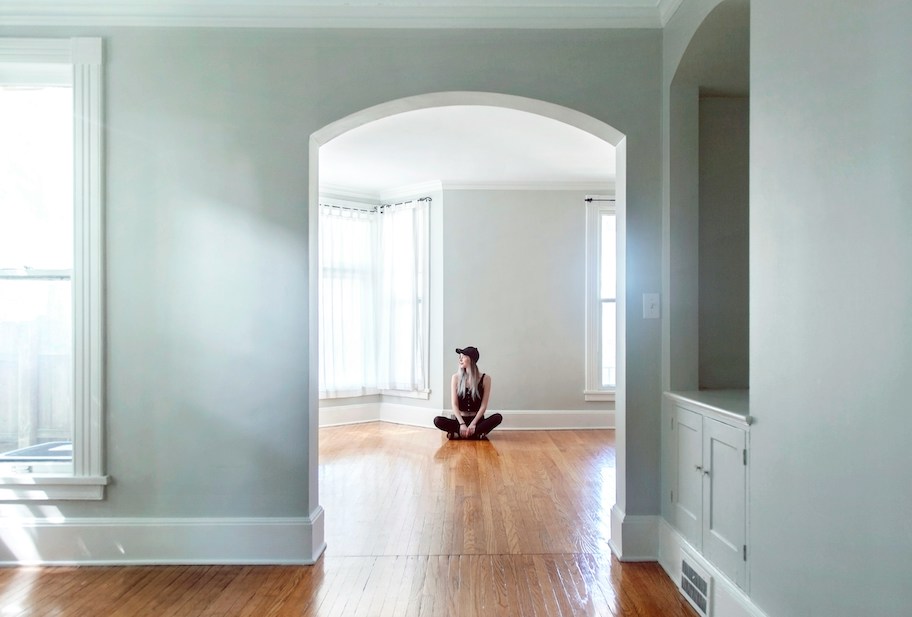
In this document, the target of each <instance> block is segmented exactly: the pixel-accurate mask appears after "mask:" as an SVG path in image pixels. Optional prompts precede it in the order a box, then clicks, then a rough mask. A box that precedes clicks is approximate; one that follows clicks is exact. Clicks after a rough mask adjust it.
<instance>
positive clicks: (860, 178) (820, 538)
mask: <svg viewBox="0 0 912 617" xmlns="http://www.w3.org/2000/svg"><path fill="white" fill-rule="evenodd" d="M910 23H912V4H910V3H908V2H900V1H896V0H873V1H872V2H866V3H864V4H860V3H836V2H827V1H823V0H813V1H807V2H792V1H791V0H765V1H763V2H759V1H758V2H754V4H753V6H752V13H751V31H752V32H751V136H750V137H751V155H750V156H751V177H750V183H751V188H750V198H751V209H750V210H751V214H750V240H751V248H750V252H751V254H750V262H751V291H750V311H751V326H750V332H751V351H750V361H751V367H750V382H751V415H753V416H755V417H756V419H757V422H756V424H755V425H754V426H753V428H752V430H751V452H752V454H751V457H752V458H751V486H750V491H751V493H750V494H751V500H750V521H751V527H750V538H749V546H750V547H751V549H750V550H751V555H752V557H751V572H752V574H751V594H752V596H753V597H754V598H755V600H756V602H757V604H758V605H759V606H760V607H761V608H763V609H764V610H765V611H766V612H767V614H768V615H770V616H771V617H772V616H775V617H796V616H799V615H827V616H833V617H840V616H845V617H849V616H855V615H909V614H910V610H912V609H910V607H912V585H909V581H910V572H912V523H910V521H912V518H910V512H912V490H910V486H912V484H910V481H909V472H910V470H912V448H910V443H912V428H910V427H912V424H910V422H909V388H908V384H909V383H910V382H912V345H910V344H909V342H910V341H912V310H910V306H912V275H910V264H912V242H910V238H912V175H910V173H909V170H910V169H912V123H910V122H909V110H910V109H912V79H910V72H909V60H908V59H909V58H910V57H912V38H910V37H909V28H908V26H909V24H910Z"/></svg>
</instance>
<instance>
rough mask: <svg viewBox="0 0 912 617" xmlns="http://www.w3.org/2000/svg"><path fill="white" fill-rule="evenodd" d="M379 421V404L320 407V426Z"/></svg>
mask: <svg viewBox="0 0 912 617" xmlns="http://www.w3.org/2000/svg"><path fill="white" fill-rule="evenodd" d="M379 419H380V403H360V404H356V405H339V406H337V407H320V426H321V427H324V426H342V425H343V424H360V423H362V422H376V421H377V420H379Z"/></svg>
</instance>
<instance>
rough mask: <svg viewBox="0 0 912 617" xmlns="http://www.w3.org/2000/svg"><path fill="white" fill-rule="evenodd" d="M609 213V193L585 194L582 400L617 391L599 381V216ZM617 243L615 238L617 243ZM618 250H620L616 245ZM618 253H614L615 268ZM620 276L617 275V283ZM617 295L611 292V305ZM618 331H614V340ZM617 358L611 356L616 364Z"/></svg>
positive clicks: (612, 203)
mask: <svg viewBox="0 0 912 617" xmlns="http://www.w3.org/2000/svg"><path fill="white" fill-rule="evenodd" d="M603 213H610V214H612V215H614V216H615V217H617V207H616V205H615V199H614V197H613V196H606V195H589V196H587V197H586V345H585V348H586V389H585V390H584V391H583V396H584V399H585V400H586V401H613V400H615V398H616V395H617V385H615V386H614V387H610V388H609V387H604V386H602V384H601V381H602V380H601V371H602V367H601V357H602V353H601V346H602V331H601V309H602V307H601V303H602V299H601V297H600V293H599V281H600V280H601V272H600V268H601V260H600V259H599V253H600V250H601V217H602V214H603ZM620 245H621V243H620V242H616V246H617V247H620ZM618 250H620V249H619V248H618ZM618 263H619V261H618V256H617V255H615V268H617V264H618ZM620 281H621V277H618V283H620ZM617 303H618V299H617V296H615V305H616V306H617ZM617 336H618V333H617V332H615V341H617ZM618 360H619V359H618V358H615V366H617V365H618V364H617V362H618Z"/></svg>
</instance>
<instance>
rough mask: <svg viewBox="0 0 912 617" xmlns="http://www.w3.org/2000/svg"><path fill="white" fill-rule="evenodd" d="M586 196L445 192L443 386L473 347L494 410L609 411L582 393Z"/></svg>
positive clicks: (493, 191)
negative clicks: (489, 384)
mask: <svg viewBox="0 0 912 617" xmlns="http://www.w3.org/2000/svg"><path fill="white" fill-rule="evenodd" d="M595 192H597V191H596V190H595V189H593V190H592V191H589V192H588V193H590V194H591V193H595ZM586 195H587V192H586V191H532V190H526V191H508V190H454V191H445V201H446V205H445V211H444V303H445V304H444V312H445V315H446V319H445V323H444V354H445V356H444V358H445V360H446V361H445V362H444V365H443V368H444V373H445V377H446V379H447V381H446V383H449V382H448V379H449V377H450V375H452V373H453V370H454V368H455V366H456V354H455V352H454V351H453V350H454V349H455V348H456V347H463V346H465V345H475V346H476V347H478V348H479V350H480V351H481V361H480V362H479V367H480V368H481V369H482V370H484V371H487V372H489V373H490V374H491V376H492V380H493V386H494V387H493V391H492V399H491V403H490V407H491V409H494V410H503V409H507V410H509V409H544V410H561V409H571V410H578V409H610V408H613V405H607V404H604V403H599V404H595V403H586V402H585V401H584V398H583V390H584V389H585V353H584V351H585V344H584V343H585V284H586V278H585V275H586V269H585V252H586V246H585V232H586V217H585V213H586V206H585V202H584V201H583V200H584V199H585V197H586ZM505 427H506V428H508V427H507V426H506V425H505Z"/></svg>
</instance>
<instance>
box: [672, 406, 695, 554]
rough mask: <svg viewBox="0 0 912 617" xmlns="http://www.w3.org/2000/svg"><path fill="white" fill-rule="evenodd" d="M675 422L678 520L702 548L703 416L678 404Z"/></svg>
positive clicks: (675, 507) (683, 532)
mask: <svg viewBox="0 0 912 617" xmlns="http://www.w3.org/2000/svg"><path fill="white" fill-rule="evenodd" d="M675 422H676V426H675V430H674V434H675V447H676V457H675V465H674V468H675V472H674V473H675V477H674V485H675V486H674V494H673V499H672V511H673V515H674V524H675V527H677V529H678V531H679V532H680V533H681V535H682V536H684V538H685V539H686V540H687V541H688V542H690V543H691V544H693V545H694V547H696V548H698V549H699V548H700V545H701V537H702V535H703V522H702V520H701V519H702V514H701V513H702V510H703V473H702V469H703V467H702V465H703V416H701V415H700V414H697V413H694V412H692V411H687V410H686V409H682V408H681V407H677V406H676V407H675Z"/></svg>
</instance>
